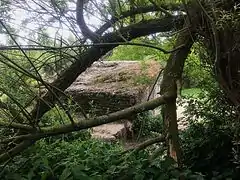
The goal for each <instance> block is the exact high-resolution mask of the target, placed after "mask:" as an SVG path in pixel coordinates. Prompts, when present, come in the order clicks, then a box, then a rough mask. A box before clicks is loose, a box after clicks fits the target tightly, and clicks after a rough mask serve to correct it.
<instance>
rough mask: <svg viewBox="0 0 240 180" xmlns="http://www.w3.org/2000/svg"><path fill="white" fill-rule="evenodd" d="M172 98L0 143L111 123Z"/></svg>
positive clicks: (33, 138) (159, 99)
mask: <svg viewBox="0 0 240 180" xmlns="http://www.w3.org/2000/svg"><path fill="white" fill-rule="evenodd" d="M172 99H173V96H172V95H171V94H166V95H163V96H161V97H159V98H156V99H153V100H151V101H147V102H144V103H141V104H137V105H135V106H132V107H129V108H126V109H123V110H120V111H117V112H114V113H111V114H108V115H103V116H99V117H96V118H90V119H81V120H79V121H78V122H76V123H75V124H74V126H73V125H72V124H67V125H62V126H59V127H50V128H41V130H38V131H37V132H35V133H34V134H27V135H21V136H17V137H13V138H9V139H5V140H2V141H0V143H8V142H11V141H12V140H18V141H20V140H29V139H31V140H38V139H41V138H43V137H48V136H56V135H59V134H66V133H70V132H74V131H79V130H82V129H88V128H91V127H95V126H99V125H102V124H107V123H111V122H114V121H117V120H120V119H124V118H128V117H130V116H131V115H132V114H137V113H140V112H144V111H148V110H151V109H154V108H156V107H158V106H160V105H162V104H165V103H167V102H169V101H171V100H172Z"/></svg>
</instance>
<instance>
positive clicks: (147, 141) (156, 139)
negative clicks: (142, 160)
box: [123, 135, 166, 153]
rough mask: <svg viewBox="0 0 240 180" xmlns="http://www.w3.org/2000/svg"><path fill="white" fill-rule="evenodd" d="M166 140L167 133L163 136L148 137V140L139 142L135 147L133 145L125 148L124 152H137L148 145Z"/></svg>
mask: <svg viewBox="0 0 240 180" xmlns="http://www.w3.org/2000/svg"><path fill="white" fill-rule="evenodd" d="M165 140H166V135H161V136H159V137H156V138H152V139H148V140H146V141H144V142H142V143H140V144H137V145H136V146H134V147H131V148H129V149H127V150H125V151H124V152H123V153H126V152H129V151H135V152H136V151H141V150H143V149H145V148H146V147H148V146H151V145H153V144H156V143H159V142H163V141H165Z"/></svg>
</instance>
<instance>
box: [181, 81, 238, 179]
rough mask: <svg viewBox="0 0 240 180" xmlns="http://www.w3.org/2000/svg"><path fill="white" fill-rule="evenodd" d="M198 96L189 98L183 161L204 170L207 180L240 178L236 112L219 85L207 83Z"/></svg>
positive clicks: (189, 165)
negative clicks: (212, 179)
mask: <svg viewBox="0 0 240 180" xmlns="http://www.w3.org/2000/svg"><path fill="white" fill-rule="evenodd" d="M205 88H207V90H208V92H207V93H206V91H203V92H202V93H200V94H199V96H198V98H196V99H188V100H186V102H187V104H188V106H187V107H186V108H187V110H186V114H185V115H186V117H187V120H188V121H189V123H190V125H189V127H188V129H187V130H186V131H184V132H182V133H181V139H182V148H183V152H184V164H185V165H186V166H187V167H189V168H190V169H191V170H192V171H194V172H195V171H196V172H201V173H203V174H205V175H206V178H207V179H211V178H215V179H227V178H238V177H239V176H240V171H239V170H238V169H237V164H236V163H234V161H235V162H236V160H234V159H236V158H235V157H236V154H237V153H238V152H236V151H235V154H234V153H233V149H236V145H234V143H233V141H234V140H235V139H236V132H237V131H238V129H239V123H237V121H236V120H237V114H236V112H237V111H236V110H235V108H234V107H233V106H231V105H229V103H228V101H227V99H226V98H225V95H224V94H223V93H222V92H221V91H219V89H217V88H213V87H212V86H205Z"/></svg>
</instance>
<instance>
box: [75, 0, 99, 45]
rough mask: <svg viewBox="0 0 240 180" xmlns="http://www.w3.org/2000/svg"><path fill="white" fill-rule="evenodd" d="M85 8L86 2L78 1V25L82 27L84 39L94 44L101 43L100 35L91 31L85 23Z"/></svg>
mask: <svg viewBox="0 0 240 180" xmlns="http://www.w3.org/2000/svg"><path fill="white" fill-rule="evenodd" d="M83 6H84V0H77V4H76V15H77V24H78V26H79V27H80V29H81V31H82V34H83V36H84V37H86V38H89V39H90V40H92V41H93V42H98V41H99V36H98V34H97V33H94V32H93V31H91V30H90V29H89V28H88V26H87V25H86V23H85V21H84V16H83Z"/></svg>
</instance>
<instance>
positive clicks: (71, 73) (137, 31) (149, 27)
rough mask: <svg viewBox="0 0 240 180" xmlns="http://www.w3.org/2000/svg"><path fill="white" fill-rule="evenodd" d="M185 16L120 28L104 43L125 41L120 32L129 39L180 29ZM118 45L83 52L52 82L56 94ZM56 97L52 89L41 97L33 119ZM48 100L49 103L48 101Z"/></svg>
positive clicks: (33, 112)
mask: <svg viewBox="0 0 240 180" xmlns="http://www.w3.org/2000/svg"><path fill="white" fill-rule="evenodd" d="M183 21H184V17H182V16H181V17H166V18H162V19H156V20H148V21H144V22H140V23H137V24H134V25H131V26H129V27H125V28H122V29H120V31H119V32H113V33H108V34H106V35H104V36H103V37H102V42H103V43H114V42H124V40H123V39H122V38H121V36H119V33H120V34H121V35H122V36H123V37H124V38H126V39H127V40H132V39H134V38H137V37H141V36H145V35H149V34H153V33H157V32H167V31H171V30H173V29H175V28H177V29H180V27H182V24H183ZM116 46H117V45H109V46H107V47H106V46H104V45H103V46H102V47H101V46H100V47H92V48H89V49H88V50H87V51H85V52H84V53H82V54H81V56H80V57H79V58H78V60H77V61H76V62H74V63H73V64H72V65H71V66H70V67H69V68H68V69H67V70H66V71H65V72H64V73H62V74H61V76H60V77H59V78H58V79H57V80H56V81H54V82H53V83H52V86H54V87H56V88H53V89H52V92H54V93H55V94H56V95H60V94H61V92H60V91H64V90H65V89H66V88H68V87H69V86H70V85H71V84H72V83H73V82H74V81H75V79H76V78H77V77H78V76H79V75H80V74H81V73H82V72H84V71H85V70H86V69H87V68H88V67H89V66H91V65H92V63H93V62H95V61H97V60H98V59H99V58H100V57H102V56H103V55H105V54H106V53H107V52H108V51H109V50H111V49H113V48H114V47H116ZM55 100H56V98H55V97H54V96H53V95H52V93H51V92H50V91H48V92H47V93H46V95H45V96H44V97H43V98H41V99H39V102H38V103H37V105H36V106H35V109H34V110H33V111H32V119H39V118H41V117H42V116H43V115H44V114H45V113H46V112H47V111H49V110H50V109H51V107H53V103H54V102H55ZM46 102H47V103H46Z"/></svg>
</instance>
